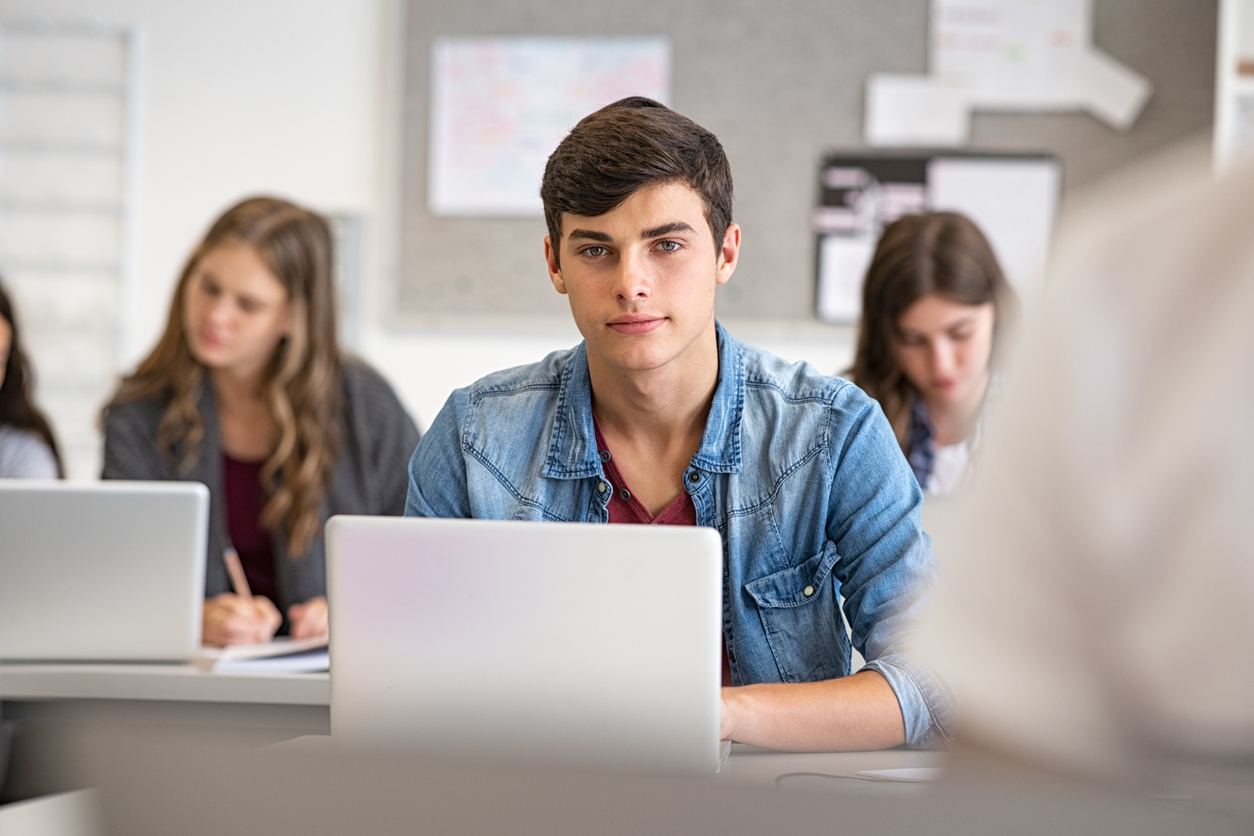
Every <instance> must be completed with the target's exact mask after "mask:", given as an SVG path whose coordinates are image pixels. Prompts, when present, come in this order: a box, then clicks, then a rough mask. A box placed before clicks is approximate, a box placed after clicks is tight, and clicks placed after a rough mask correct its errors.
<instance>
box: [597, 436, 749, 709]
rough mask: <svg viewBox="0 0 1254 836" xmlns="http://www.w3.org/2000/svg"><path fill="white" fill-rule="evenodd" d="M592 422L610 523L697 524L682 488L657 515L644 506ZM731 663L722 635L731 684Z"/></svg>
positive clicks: (694, 509) (725, 675) (725, 676)
mask: <svg viewBox="0 0 1254 836" xmlns="http://www.w3.org/2000/svg"><path fill="white" fill-rule="evenodd" d="M592 423H593V426H594V427H595V429H596V434H597V450H598V451H600V453H601V463H602V466H603V469H604V470H605V476H606V478H608V479H609V480H610V484H611V485H613V486H614V493H613V495H612V496H611V497H610V504H609V512H610V522H611V523H628V524H635V525H696V524H697V507H696V506H695V505H693V504H692V497H691V496H689V495H688V492H687V491H685V490H681V491H680V492H679V496H677V497H675V499H674V501H672V502H671V504H670V505H667V506H666V507H665V508H663V509H662V510H661V511H660V512H659V513H658V515H657V516H656V517H655V516H653V515H652V514H651V513H649V509H648V508H646V507H644V503H643V502H641V501H640V500H638V499H636V495H635V494H633V493H632V492H631V488H629V487H628V486H627V480H626V479H624V478H623V474H622V473H621V472H619V470H618V466H617V465H616V464H614V456H613V455H612V454H611V453H610V447H609V445H608V444H606V443H605V436H603V435H601V425H600V423H599V422H598V421H597V420H596V416H595V415H593V416H592ZM731 684H732V681H731V664H730V663H729V662H728V661H727V638H726V637H724V638H723V685H731Z"/></svg>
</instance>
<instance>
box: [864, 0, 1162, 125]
mask: <svg viewBox="0 0 1254 836" xmlns="http://www.w3.org/2000/svg"><path fill="white" fill-rule="evenodd" d="M1092 19H1093V4H1092V0H1050V2H1040V0H932V3H931V17H930V21H931V51H930V57H929V64H930V72H929V74H928V75H920V76H907V75H891V76H890V75H878V76H877V75H873V76H871V77H870V78H869V79H868V81H867V98H866V101H867V105H866V128H865V135H866V141H867V142H868V144H870V145H879V146H905V145H914V146H929V145H930V146H933V147H946V146H948V147H952V146H956V145H962V144H965V143H966V141H967V135H968V132H969V127H968V124H967V123H968V122H969V117H970V113H971V112H972V111H977V110H979V111H1063V110H1085V111H1087V112H1089V113H1091V114H1092V115H1093V116H1096V117H1097V118H1099V119H1102V120H1103V121H1105V122H1106V123H1107V124H1109V125H1111V126H1112V127H1114V128H1116V129H1118V130H1127V129H1128V128H1129V127H1131V126H1132V124H1133V123H1134V122H1135V121H1136V119H1137V117H1138V116H1139V115H1140V113H1141V110H1142V109H1143V108H1144V106H1145V102H1146V101H1147V100H1148V99H1149V96H1150V93H1151V92H1152V88H1151V86H1150V83H1149V81H1148V80H1147V79H1146V78H1145V77H1144V76H1142V75H1140V74H1139V73H1137V72H1135V71H1133V70H1132V69H1131V68H1129V67H1127V66H1125V65H1123V64H1121V63H1119V62H1118V61H1116V60H1115V59H1113V58H1111V57H1110V56H1109V55H1107V54H1105V53H1103V52H1101V51H1099V50H1098V49H1097V48H1096V47H1094V46H1093V44H1092ZM959 119H961V121H962V124H961V126H959V125H958V124H957V120H959Z"/></svg>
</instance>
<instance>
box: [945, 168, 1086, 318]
mask: <svg viewBox="0 0 1254 836" xmlns="http://www.w3.org/2000/svg"><path fill="white" fill-rule="evenodd" d="M1060 177H1061V172H1060V171H1059V168H1058V164H1057V163H1056V162H1055V161H1054V160H1051V159H1040V160H1012V159H1008V160H998V159H966V158H960V157H939V158H937V159H934V160H932V162H931V163H929V164H928V172H927V189H928V205H929V207H930V208H931V209H932V210H934V211H942V210H952V211H955V212H961V213H963V214H964V215H966V216H967V217H969V218H971V220H973V221H975V223H976V225H977V226H979V227H980V229H981V231H983V233H984V235H985V237H987V238H988V240H989V244H991V245H992V247H993V252H994V254H996V256H997V260H998V262H1000V264H1001V267H1002V270H1003V271H1004V272H1005V274H1006V278H1007V279H1008V280H1009V281H1010V284H1011V285H1012V286H1013V287H1014V289H1015V291H1016V292H1018V293H1019V295H1020V296H1021V297H1028V298H1030V297H1033V296H1035V295H1036V294H1037V293H1038V291H1039V290H1040V287H1041V283H1042V281H1043V279H1044V275H1045V267H1046V261H1047V258H1048V256H1049V245H1050V241H1051V239H1052V237H1053V230H1054V217H1055V214H1056V213H1057V210H1058V194H1059V186H1060Z"/></svg>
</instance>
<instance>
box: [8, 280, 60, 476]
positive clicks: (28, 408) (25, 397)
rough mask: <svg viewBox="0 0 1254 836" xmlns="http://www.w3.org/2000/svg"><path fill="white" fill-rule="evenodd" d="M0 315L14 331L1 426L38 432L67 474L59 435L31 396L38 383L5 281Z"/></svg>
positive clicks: (58, 466)
mask: <svg viewBox="0 0 1254 836" xmlns="http://www.w3.org/2000/svg"><path fill="white" fill-rule="evenodd" d="M0 319H4V320H5V321H6V322H8V323H9V329H10V331H11V332H12V337H11V339H10V342H9V359H8V360H7V361H6V362H5V365H4V383H2V384H0V426H4V427H14V428H16V429H19V430H26V431H27V432H30V433H34V434H35V435H36V436H38V437H39V439H40V440H41V441H43V443H44V444H47V445H48V449H49V450H51V451H52V458H53V459H54V460H55V461H56V463H57V475H58V476H62V477H64V476H65V467H64V465H63V464H62V462H61V451H60V450H59V449H57V439H56V437H55V436H54V435H53V434H52V425H51V424H49V423H48V419H47V418H46V417H44V414H43V413H42V412H40V411H39V408H38V407H36V406H35V399H34V398H33V397H32V396H31V389H32V388H34V384H35V376H34V372H33V371H32V369H31V365H30V361H29V360H27V359H26V352H25V351H23V350H22V339H21V336H22V334H21V331H22V329H21V328H19V327H18V324H17V316H16V315H15V314H14V312H13V302H12V300H10V299H9V294H8V293H7V292H6V291H5V289H4V286H3V285H0Z"/></svg>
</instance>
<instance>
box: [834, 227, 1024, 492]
mask: <svg viewBox="0 0 1254 836" xmlns="http://www.w3.org/2000/svg"><path fill="white" fill-rule="evenodd" d="M1016 304H1017V303H1016V301H1015V296H1014V292H1013V291H1012V290H1011V289H1010V285H1009V284H1008V283H1007V282H1006V279H1005V277H1004V276H1003V275H1002V271H1001V267H1000V266H998V264H997V258H996V256H994V254H993V250H992V247H990V246H989V243H988V240H987V239H985V237H984V235H983V234H982V233H981V232H980V230H979V228H978V227H976V225H975V224H974V223H972V222H971V221H970V220H969V219H967V218H966V217H964V216H963V215H959V214H956V213H953V212H933V213H929V214H924V215H906V216H904V217H902V218H899V219H898V220H896V221H895V222H893V223H892V224H890V225H889V226H888V227H887V228H886V229H885V230H884V234H883V235H882V236H881V237H880V241H879V244H878V245H877V246H876V249H875V255H874V257H873V258H872V260H871V266H870V267H869V268H868V269H867V275H866V282H865V283H864V285H863V289H862V322H861V327H860V329H859V334H858V351H857V355H856V356H855V358H854V363H853V369H852V374H851V377H852V379H853V381H854V383H856V384H858V385H859V386H860V387H862V389H863V390H864V391H865V392H866V393H867V394H868V395H870V396H871V397H873V398H875V399H876V400H877V401H879V403H880V406H881V407H882V408H883V409H884V414H885V415H886V416H887V417H888V420H889V423H890V424H892V427H893V431H894V432H895V433H896V435H897V441H898V443H899V444H900V445H901V449H902V451H903V452H904V453H905V455H906V458H907V460H908V461H909V462H910V467H911V469H912V470H913V471H914V475H915V478H917V479H918V480H919V486H920V487H921V488H923V490H924V491H926V492H928V493H949V492H951V491H953V490H955V489H956V488H958V487H959V486H960V485H961V483H962V482H963V480H964V477H965V475H966V473H967V471H968V465H969V463H970V459H971V454H972V451H973V448H974V446H975V443H976V441H977V438H978V435H979V433H978V425H979V421H980V416H981V414H982V412H983V409H984V402H985V398H986V395H987V393H988V390H989V385H990V383H991V382H992V378H993V376H992V360H993V355H994V347H995V344H996V343H997V341H998V338H999V336H1000V333H1001V332H1002V331H1003V330H1004V329H1005V324H1004V323H1005V322H1006V321H1007V319H1008V318H1009V317H1011V316H1012V315H1013V313H1014V309H1015V308H1016Z"/></svg>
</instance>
